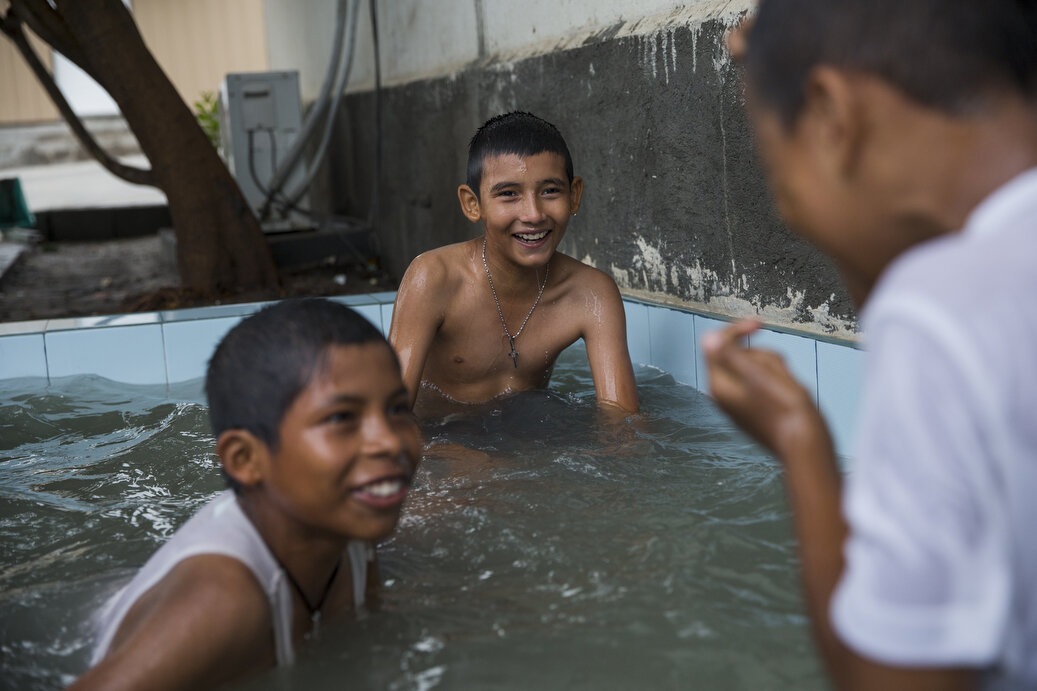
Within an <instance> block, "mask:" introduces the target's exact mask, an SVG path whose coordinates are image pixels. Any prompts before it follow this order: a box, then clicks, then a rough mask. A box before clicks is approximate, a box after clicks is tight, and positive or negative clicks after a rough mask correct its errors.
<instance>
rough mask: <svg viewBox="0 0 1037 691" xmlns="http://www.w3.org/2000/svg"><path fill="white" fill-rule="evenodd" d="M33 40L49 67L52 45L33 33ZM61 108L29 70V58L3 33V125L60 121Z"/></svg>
mask: <svg viewBox="0 0 1037 691" xmlns="http://www.w3.org/2000/svg"><path fill="white" fill-rule="evenodd" d="M29 41H30V43H31V44H32V47H33V48H34V49H35V50H36V54H37V55H39V56H40V59H41V60H42V61H43V64H44V65H46V67H47V69H51V66H52V60H51V55H50V47H49V46H47V44H45V43H44V42H43V41H41V40H39V39H38V38H36V36H35V35H34V34H31V33H30V34H29ZM59 118H60V116H59V115H58V109H57V108H55V107H54V104H53V103H51V100H50V97H49V96H47V92H46V91H44V90H43V87H42V86H40V83H39V81H38V80H37V79H36V75H34V74H33V73H32V70H30V69H29V65H28V63H26V62H25V58H23V57H22V54H21V53H19V52H18V49H17V48H16V47H15V45H14V43H12V42H11V41H10V40H9V39H8V38H7V37H6V36H0V125H9V124H14V123H19V122H41V121H47V120H58V119H59Z"/></svg>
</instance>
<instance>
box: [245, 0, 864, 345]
mask: <svg viewBox="0 0 1037 691" xmlns="http://www.w3.org/2000/svg"><path fill="white" fill-rule="evenodd" d="M293 4H294V3H293ZM752 5H753V3H752V2H751V0H726V1H721V0H700V1H699V2H692V3H678V2H670V1H666V0H654V1H653V0H649V1H646V0H640V1H637V2H634V1H633V0H615V1H610V2H594V3H589V2H560V1H558V0H555V1H554V2H547V1H541V0H527V1H526V2H523V3H521V4H519V5H518V6H517V7H516V5H515V3H505V2H504V1H503V0H437V1H436V2H421V1H420V0H379V2H378V8H379V12H380V14H379V24H380V26H379V29H380V30H379V36H380V43H381V52H382V70H383V81H384V84H385V89H384V90H383V93H382V140H381V144H382V174H381V176H380V183H381V184H380V190H379V192H380V196H379V199H380V203H379V206H378V213H377V222H378V237H379V240H380V243H381V249H382V253H383V258H384V259H385V260H386V261H387V262H388V265H389V269H390V270H391V271H392V272H393V273H394V274H395V275H397V276H400V275H401V274H402V272H403V270H404V269H405V268H406V266H407V264H408V263H409V261H410V260H411V259H412V258H413V257H414V256H415V255H417V254H418V253H420V252H422V251H425V250H427V249H430V248H432V247H436V246H439V245H442V244H444V243H448V242H455V241H459V240H463V239H466V238H469V237H473V236H475V235H477V234H478V233H479V232H480V229H479V228H477V227H474V226H472V225H471V224H469V223H468V222H467V221H466V220H464V218H463V217H462V216H461V214H460V212H459V209H458V204H457V197H456V187H457V185H458V184H459V183H460V182H462V181H463V176H464V166H465V148H466V144H467V141H468V139H469V138H470V137H471V135H472V133H473V132H474V130H475V129H476V128H477V127H478V126H479V124H481V123H482V122H483V121H484V120H486V119H487V118H489V117H490V116H492V115H495V114H497V113H500V112H503V111H507V110H511V109H516V108H518V109H523V110H530V111H532V112H534V113H536V114H538V115H540V116H541V117H544V118H546V119H548V120H550V121H551V122H553V123H555V124H556V125H557V126H558V127H559V129H560V130H561V131H562V133H563V135H565V137H566V139H567V140H568V142H569V146H570V149H571V150H572V153H573V158H574V162H575V166H576V172H577V174H578V175H581V176H582V177H583V178H584V180H585V183H586V193H585V196H584V204H583V208H582V209H581V211H580V213H579V215H578V216H577V217H576V218H575V219H573V222H572V224H571V225H570V229H569V233H568V235H567V237H566V239H565V241H564V242H563V244H562V251H564V252H566V253H568V254H571V255H573V256H575V257H577V258H579V259H581V260H583V261H585V262H587V263H588V264H592V265H594V266H597V267H598V268H600V269H602V270H603V271H605V272H607V273H609V274H610V275H612V276H613V277H614V278H615V279H616V282H617V283H618V284H619V286H620V288H621V289H622V290H623V292H624V293H625V294H627V295H630V296H633V297H637V298H642V299H648V300H653V301H656V302H664V303H669V304H675V305H682V306H687V307H691V308H694V309H699V310H705V311H709V312H714V313H718V314H723V315H728V316H738V315H748V314H754V315H758V316H760V317H762V318H763V319H764V321H766V322H768V323H771V324H775V325H778V326H782V327H791V328H795V329H799V330H805V331H810V332H815V333H822V334H827V335H832V336H845V337H851V338H852V337H853V336H854V333H855V331H856V317H855V315H854V313H853V309H852V306H851V304H850V302H849V299H848V297H847V295H846V293H845V291H844V290H843V288H842V285H841V283H840V281H839V278H838V275H837V273H836V272H835V270H834V269H833V267H832V266H831V265H830V264H829V263H828V262H827V260H825V259H824V258H823V257H822V256H820V255H819V254H818V253H817V252H816V251H814V250H813V249H811V248H810V247H808V246H806V245H805V244H804V243H803V242H801V241H799V240H798V239H797V238H795V237H794V236H793V235H791V234H790V233H789V231H788V230H787V229H786V228H785V227H784V226H783V225H782V224H781V222H780V221H779V220H778V219H777V218H776V217H775V215H774V213H773V211H772V207H771V202H770V199H769V197H768V194H767V189H766V184H765V182H764V180H763V177H762V175H761V172H760V169H759V165H758V162H757V159H756V157H755V154H754V152H753V147H752V138H751V132H750V130H749V127H748V123H747V121H746V116H745V113H744V109H743V100H742V91H741V86H740V82H739V78H738V73H737V68H736V67H735V66H734V65H732V64H731V62H730V60H729V57H728V55H727V52H726V50H725V48H724V32H725V31H726V29H727V28H728V27H730V26H731V25H733V24H734V23H735V22H736V21H737V20H738V18H739V17H740V16H742V15H743V14H744V13H746V12H748V11H750V10H751V7H752ZM289 6H290V4H289V3H288V0H266V11H267V25H268V27H270V33H271V35H270V37H269V42H268V45H269V54H270V63H271V68H272V69H288V68H298V69H300V70H301V72H302V83H303V92H304V99H307V98H309V99H312V98H313V97H314V96H315V95H316V93H317V91H318V90H319V87H320V81H321V78H322V76H323V71H324V68H325V66H326V63H327V59H328V53H329V52H330V43H331V31H332V26H333V17H334V2H333V0H318V1H315V2H313V3H308V4H307V8H308V10H307V11H306V12H302V13H300V12H296V13H295V14H294V16H293V17H292V20H291V21H290V22H283V23H282V24H280V26H282V27H284V29H283V31H277V30H275V29H274V27H275V26H279V25H278V24H276V23H275V22H274V21H273V19H272V15H278V13H281V15H287V14H288V13H287V11H286V8H287V7H289ZM368 17H369V15H368V6H367V2H366V1H365V2H364V4H363V6H362V11H361V22H360V24H359V26H358V40H357V56H356V64H355V68H354V72H353V77H352V80H351V84H350V86H349V88H348V91H349V92H350V95H349V96H348V98H347V99H346V108H345V112H343V113H341V114H340V117H339V122H338V123H337V127H338V130H337V133H336V135H337V136H336V140H335V142H334V149H333V152H334V154H333V156H331V157H330V159H331V160H330V161H329V163H328V165H327V169H326V170H325V171H323V175H322V181H321V185H322V188H321V189H322V190H323V194H320V193H318V195H317V196H318V199H319V198H321V197H322V196H323V198H324V199H325V201H326V204H327V205H328V206H330V207H331V208H332V209H333V210H334V211H336V212H340V213H349V214H351V215H354V216H366V215H367V214H368V212H369V210H370V205H371V200H372V180H373V177H374V164H373V161H374V158H375V127H374V122H375V118H374V100H375V99H374V96H373V93H372V91H371V82H372V79H371V75H372V73H373V70H372V62H371V59H370V54H371V53H370V51H371V33H370V24H369V21H368ZM300 46H304V47H305V50H304V51H303V50H300Z"/></svg>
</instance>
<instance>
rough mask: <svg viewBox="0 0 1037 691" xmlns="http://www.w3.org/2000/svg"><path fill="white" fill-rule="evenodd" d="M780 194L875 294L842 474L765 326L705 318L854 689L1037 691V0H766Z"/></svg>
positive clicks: (851, 275) (864, 296)
mask: <svg viewBox="0 0 1037 691" xmlns="http://www.w3.org/2000/svg"><path fill="white" fill-rule="evenodd" d="M730 45H731V48H732V52H733V53H734V54H735V55H736V57H737V58H739V59H740V60H741V61H742V62H743V64H744V65H745V68H746V86H747V101H748V104H749V110H750V115H751V117H752V120H753V124H754V126H755V129H756V132H757V135H758V143H759V147H760V152H761V155H762V158H763V160H764V163H765V165H766V168H767V171H768V174H769V177H770V179H771V182H772V185H773V188H774V192H775V196H776V200H777V204H778V207H779V210H780V212H781V214H782V215H783V217H784V218H785V220H786V221H787V222H788V223H789V224H790V225H791V226H793V227H794V228H795V229H796V230H797V231H798V232H799V233H800V234H802V235H803V236H804V237H806V238H807V239H809V240H811V241H812V242H814V243H815V244H817V245H818V246H819V247H820V248H821V249H822V250H824V251H825V252H826V253H828V254H829V255H830V256H831V257H832V258H833V259H834V260H835V261H836V262H837V264H838V265H839V267H840V269H841V271H842V273H843V276H844V278H845V280H846V283H847V286H848V288H849V289H850V292H851V294H852V295H853V297H854V299H855V301H856V302H857V304H858V305H859V306H862V307H863V312H862V316H863V324H864V335H865V337H866V339H867V345H868V353H867V367H866V380H865V381H866V383H865V394H864V401H863V408H862V416H861V419H860V426H859V433H858V437H859V439H860V441H859V443H858V448H857V449H856V453H855V454H854V455H855V459H854V461H853V464H852V470H851V472H850V474H849V476H848V479H847V481H846V487H845V488H843V487H842V478H841V476H840V473H839V469H838V467H837V465H836V461H835V454H834V451H833V447H832V442H831V439H830V437H829V435H828V431H827V429H826V427H825V424H824V421H823V420H822V418H821V416H820V414H819V412H818V411H817V409H816V407H815V406H814V404H813V402H812V399H811V396H810V394H809V393H808V392H807V391H805V390H804V389H803V388H802V387H801V386H800V385H799V384H798V383H796V382H795V380H793V379H792V377H791V376H790V375H789V373H788V370H787V369H786V368H785V366H784V364H783V363H782V361H781V359H780V358H779V357H778V356H777V355H775V354H773V353H769V352H766V351H758V350H752V349H746V348H745V347H743V345H742V343H743V342H744V336H746V335H748V334H749V333H751V332H752V331H753V330H754V329H755V328H757V326H758V325H757V324H756V323H754V322H741V323H738V324H735V325H733V326H732V327H730V328H728V329H727V330H725V331H723V332H719V333H716V334H711V335H709V336H707V337H706V338H705V339H703V346H704V349H705V351H706V357H707V362H708V365H709V370H710V384H711V387H712V392H713V395H714V397H715V398H716V400H717V403H718V404H719V405H720V406H721V407H722V408H723V409H724V410H725V411H726V412H727V413H728V414H729V415H731V416H732V418H734V419H735V421H736V422H738V423H739V424H740V425H741V426H742V427H743V428H744V429H746V430H747V431H748V432H750V433H751V434H753V435H754V436H755V437H756V438H757V439H758V440H759V441H760V442H761V443H763V444H764V445H765V446H767V447H768V448H769V449H770V450H771V451H772V452H773V453H774V455H775V456H776V457H777V458H778V459H779V460H780V461H781V462H782V464H783V465H784V467H785V471H786V485H787V489H788V494H789V500H790V503H791V506H792V510H793V516H794V523H795V527H796V531H797V535H798V538H799V542H800V554H801V558H802V570H803V580H804V587H805V590H806V596H807V598H806V599H807V607H808V610H809V615H810V618H811V621H812V624H813V626H814V630H815V636H816V639H817V643H818V646H819V648H820V650H821V653H822V655H823V657H824V659H825V661H826V662H827V664H828V667H829V670H830V672H831V675H832V677H833V679H834V681H835V682H836V685H837V686H838V687H840V688H869V689H870V688H874V689H971V688H978V687H983V688H1013V689H1015V688H1019V689H1022V688H1037V539H1034V538H1033V537H1032V535H1031V533H1032V531H1033V530H1035V528H1037V500H1035V497H1037V423H1035V419H1037V418H1035V417H1034V416H1035V415H1037V355H1035V354H1034V353H1035V352H1037V351H1035V343H1037V340H1035V339H1037V301H1035V300H1034V295H1037V269H1035V268H1034V261H1035V258H1037V2H1034V0H988V1H986V2H976V0H910V1H908V2H904V0H895V1H894V0H763V2H761V4H760V6H759V10H758V13H757V16H756V17H755V19H754V20H751V23H747V24H746V25H745V26H743V27H742V28H741V29H740V30H739V31H738V32H736V33H734V34H733V35H732V37H731V39H730Z"/></svg>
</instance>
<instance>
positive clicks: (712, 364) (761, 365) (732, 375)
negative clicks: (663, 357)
mask: <svg viewBox="0 0 1037 691" xmlns="http://www.w3.org/2000/svg"><path fill="white" fill-rule="evenodd" d="M759 328H760V323H759V322H758V321H755V320H751V319H744V320H742V321H739V322H736V323H735V324H732V325H731V326H729V327H727V328H726V329H723V330H722V331H716V332H713V333H710V334H707V335H706V336H704V337H703V339H702V349H703V351H704V352H705V356H706V364H707V365H708V367H709V386H710V392H711V393H712V395H713V398H714V399H715V400H716V403H717V405H718V406H720V408H721V409H722V410H723V411H724V412H725V413H727V414H728V416H730V417H731V419H732V420H734V421H735V423H737V424H738V426H739V427H741V428H742V429H743V430H745V431H746V432H748V433H749V434H750V435H752V436H753V437H754V438H755V439H756V440H757V441H758V442H760V443H761V444H763V445H764V446H766V447H767V448H768V449H769V450H770V451H771V453H773V454H774V455H775V456H777V457H778V458H779V459H781V460H782V461H783V462H787V461H788V460H789V458H790V456H792V455H794V454H795V451H796V449H798V448H800V447H801V446H802V445H803V443H804V442H805V441H810V442H816V441H817V440H819V439H827V437H828V431H827V428H826V427H825V423H824V420H822V418H821V414H820V413H819V412H818V410H817V406H815V405H814V401H813V399H812V397H811V396H810V393H809V392H808V391H807V390H806V389H804V388H803V386H801V385H800V384H799V382H797V381H796V380H795V379H794V378H793V377H792V375H791V374H790V373H789V371H788V368H787V367H786V366H785V362H784V361H783V360H782V358H781V356H780V355H778V354H777V353H772V352H770V351H766V350H753V349H751V348H747V347H746V346H745V339H746V338H747V337H748V336H749V335H750V334H751V333H753V332H754V331H756V330H757V329H759Z"/></svg>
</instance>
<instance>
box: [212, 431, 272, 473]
mask: <svg viewBox="0 0 1037 691" xmlns="http://www.w3.org/2000/svg"><path fill="white" fill-rule="evenodd" d="M216 455H217V456H219V457H220V463H221V464H222V465H223V470H224V471H225V472H226V473H227V475H230V476H231V477H232V478H234V479H235V480H236V481H237V482H238V483H239V484H241V485H244V486H247V487H252V486H254V485H257V484H259V482H260V481H261V480H262V479H263V477H264V475H265V472H266V468H267V465H268V462H269V458H270V449H269V448H268V447H267V445H266V444H265V443H264V442H263V441H262V440H260V439H259V438H258V437H256V436H255V435H254V434H252V433H251V432H249V431H247V430H243V429H228V430H224V431H223V432H221V433H220V436H219V437H217V439H216Z"/></svg>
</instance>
